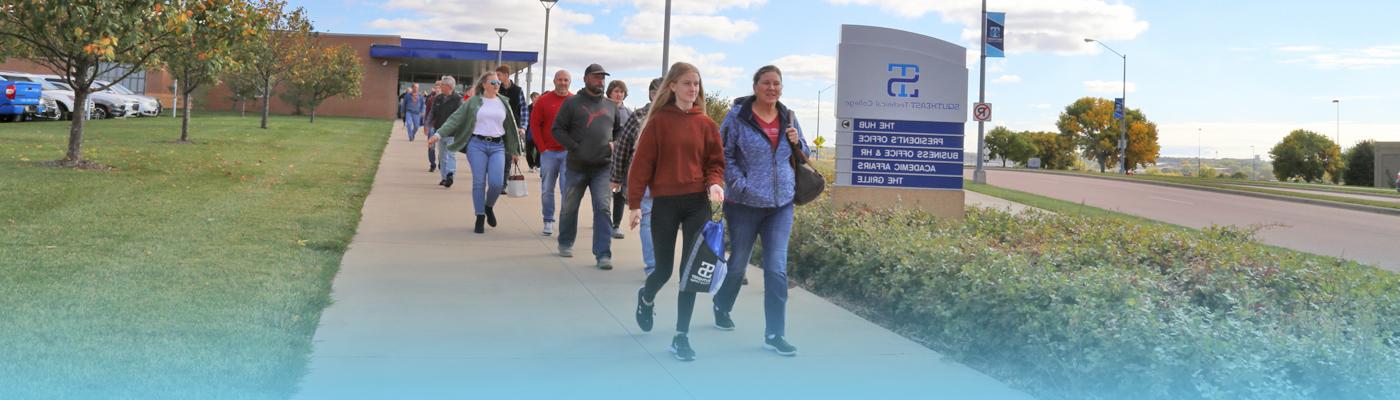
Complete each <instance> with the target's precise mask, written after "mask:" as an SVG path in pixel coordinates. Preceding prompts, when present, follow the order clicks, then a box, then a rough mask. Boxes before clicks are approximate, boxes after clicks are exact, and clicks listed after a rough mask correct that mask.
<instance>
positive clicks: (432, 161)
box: [423, 125, 446, 178]
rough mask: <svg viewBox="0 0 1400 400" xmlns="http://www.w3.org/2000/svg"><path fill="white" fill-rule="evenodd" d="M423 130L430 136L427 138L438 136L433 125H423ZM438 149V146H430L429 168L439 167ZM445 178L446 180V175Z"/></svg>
mask: <svg viewBox="0 0 1400 400" xmlns="http://www.w3.org/2000/svg"><path fill="white" fill-rule="evenodd" d="M423 130H424V131H425V133H426V134H427V135H428V136H427V137H433V135H435V134H437V131H436V130H434V129H433V126H432V125H423ZM437 147H439V146H438V145H432V146H428V166H429V167H433V168H436V167H437V165H438V162H437ZM444 178H446V176H445V175H444Z"/></svg>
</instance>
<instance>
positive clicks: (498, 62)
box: [496, 35, 506, 67]
mask: <svg viewBox="0 0 1400 400" xmlns="http://www.w3.org/2000/svg"><path fill="white" fill-rule="evenodd" d="M499 36H500V39H498V40H496V66H498V67H499V66H500V65H501V53H502V49H501V46H504V45H505V43H506V36H505V35H499Z"/></svg>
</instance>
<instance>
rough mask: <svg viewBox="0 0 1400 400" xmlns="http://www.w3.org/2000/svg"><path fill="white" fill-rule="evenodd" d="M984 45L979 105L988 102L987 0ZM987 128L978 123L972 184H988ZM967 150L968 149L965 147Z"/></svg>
mask: <svg viewBox="0 0 1400 400" xmlns="http://www.w3.org/2000/svg"><path fill="white" fill-rule="evenodd" d="M981 18H982V44H981V45H980V46H977V51H978V53H980V54H981V55H980V56H979V57H977V58H978V59H980V61H981V63H982V64H981V65H982V66H981V67H978V68H977V73H978V74H980V75H981V76H980V77H979V78H978V79H977V103H978V104H981V103H986V102H987V0H982V14H981ZM985 128H986V122H984V121H981V120H978V121H977V169H975V170H972V183H981V184H985V183H987V170H985V169H982V159H984V158H986V157H987V151H986V150H987V147H986V146H985V145H983V144H982V137H983V136H982V134H983V132H984V129H985ZM963 148H964V149H966V147H963Z"/></svg>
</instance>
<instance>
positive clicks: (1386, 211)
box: [986, 167, 1400, 216]
mask: <svg viewBox="0 0 1400 400" xmlns="http://www.w3.org/2000/svg"><path fill="white" fill-rule="evenodd" d="M986 169H988V170H996V171H1011V172H1029V173H1033V174H1049V175H1062V176H1075V177H1082V178H1090V179H1102V180H1109V181H1115V182H1127V183H1140V184H1144V185H1156V186H1165V187H1173V188H1178V189H1190V190H1199V191H1203V192H1215V193H1222V194H1232V195H1237V196H1247V197H1255V198H1261V199H1269V200H1280V201H1291V202H1294V203H1303V204H1311V205H1315V206H1324V207H1332V208H1341V209H1347V210H1352V211H1361V212H1369V213H1374V214H1383V215H1394V216H1400V209H1396V208H1385V207H1375V206H1367V205H1361V204H1351V203H1342V202H1337V201H1327V200H1317V199H1308V198H1302V197H1293V196H1283V195H1276V194H1268V193H1257V192H1250V191H1244V190H1231V189H1220V188H1213V187H1204V186H1194V185H1186V184H1181V183H1170V182H1156V181H1148V180H1136V179H1124V178H1113V177H1107V176H1095V175H1087V174H1075V173H1068V172H1055V171H1046V170H1033V169H1013V168H999V167H987V168H986Z"/></svg>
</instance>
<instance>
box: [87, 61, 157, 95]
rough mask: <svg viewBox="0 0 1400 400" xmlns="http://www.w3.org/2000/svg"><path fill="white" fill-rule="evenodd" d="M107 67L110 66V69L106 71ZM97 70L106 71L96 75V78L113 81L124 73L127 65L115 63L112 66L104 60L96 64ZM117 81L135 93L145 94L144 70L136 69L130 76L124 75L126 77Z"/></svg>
mask: <svg viewBox="0 0 1400 400" xmlns="http://www.w3.org/2000/svg"><path fill="white" fill-rule="evenodd" d="M108 68H111V70H110V71H107V69H108ZM97 70H98V71H106V73H103V74H99V75H97V80H101V81H108V82H112V81H115V80H116V79H117V78H120V77H121V76H122V75H125V74H126V71H127V70H128V66H126V65H116V66H115V67H113V65H112V63H106V62H104V63H99V64H98V66H97ZM117 83H120V84H122V86H126V88H127V89H131V91H132V92H135V93H136V94H142V95H144V94H146V71H136V72H135V73H133V74H131V76H128V77H126V79H124V80H121V81H117Z"/></svg>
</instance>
